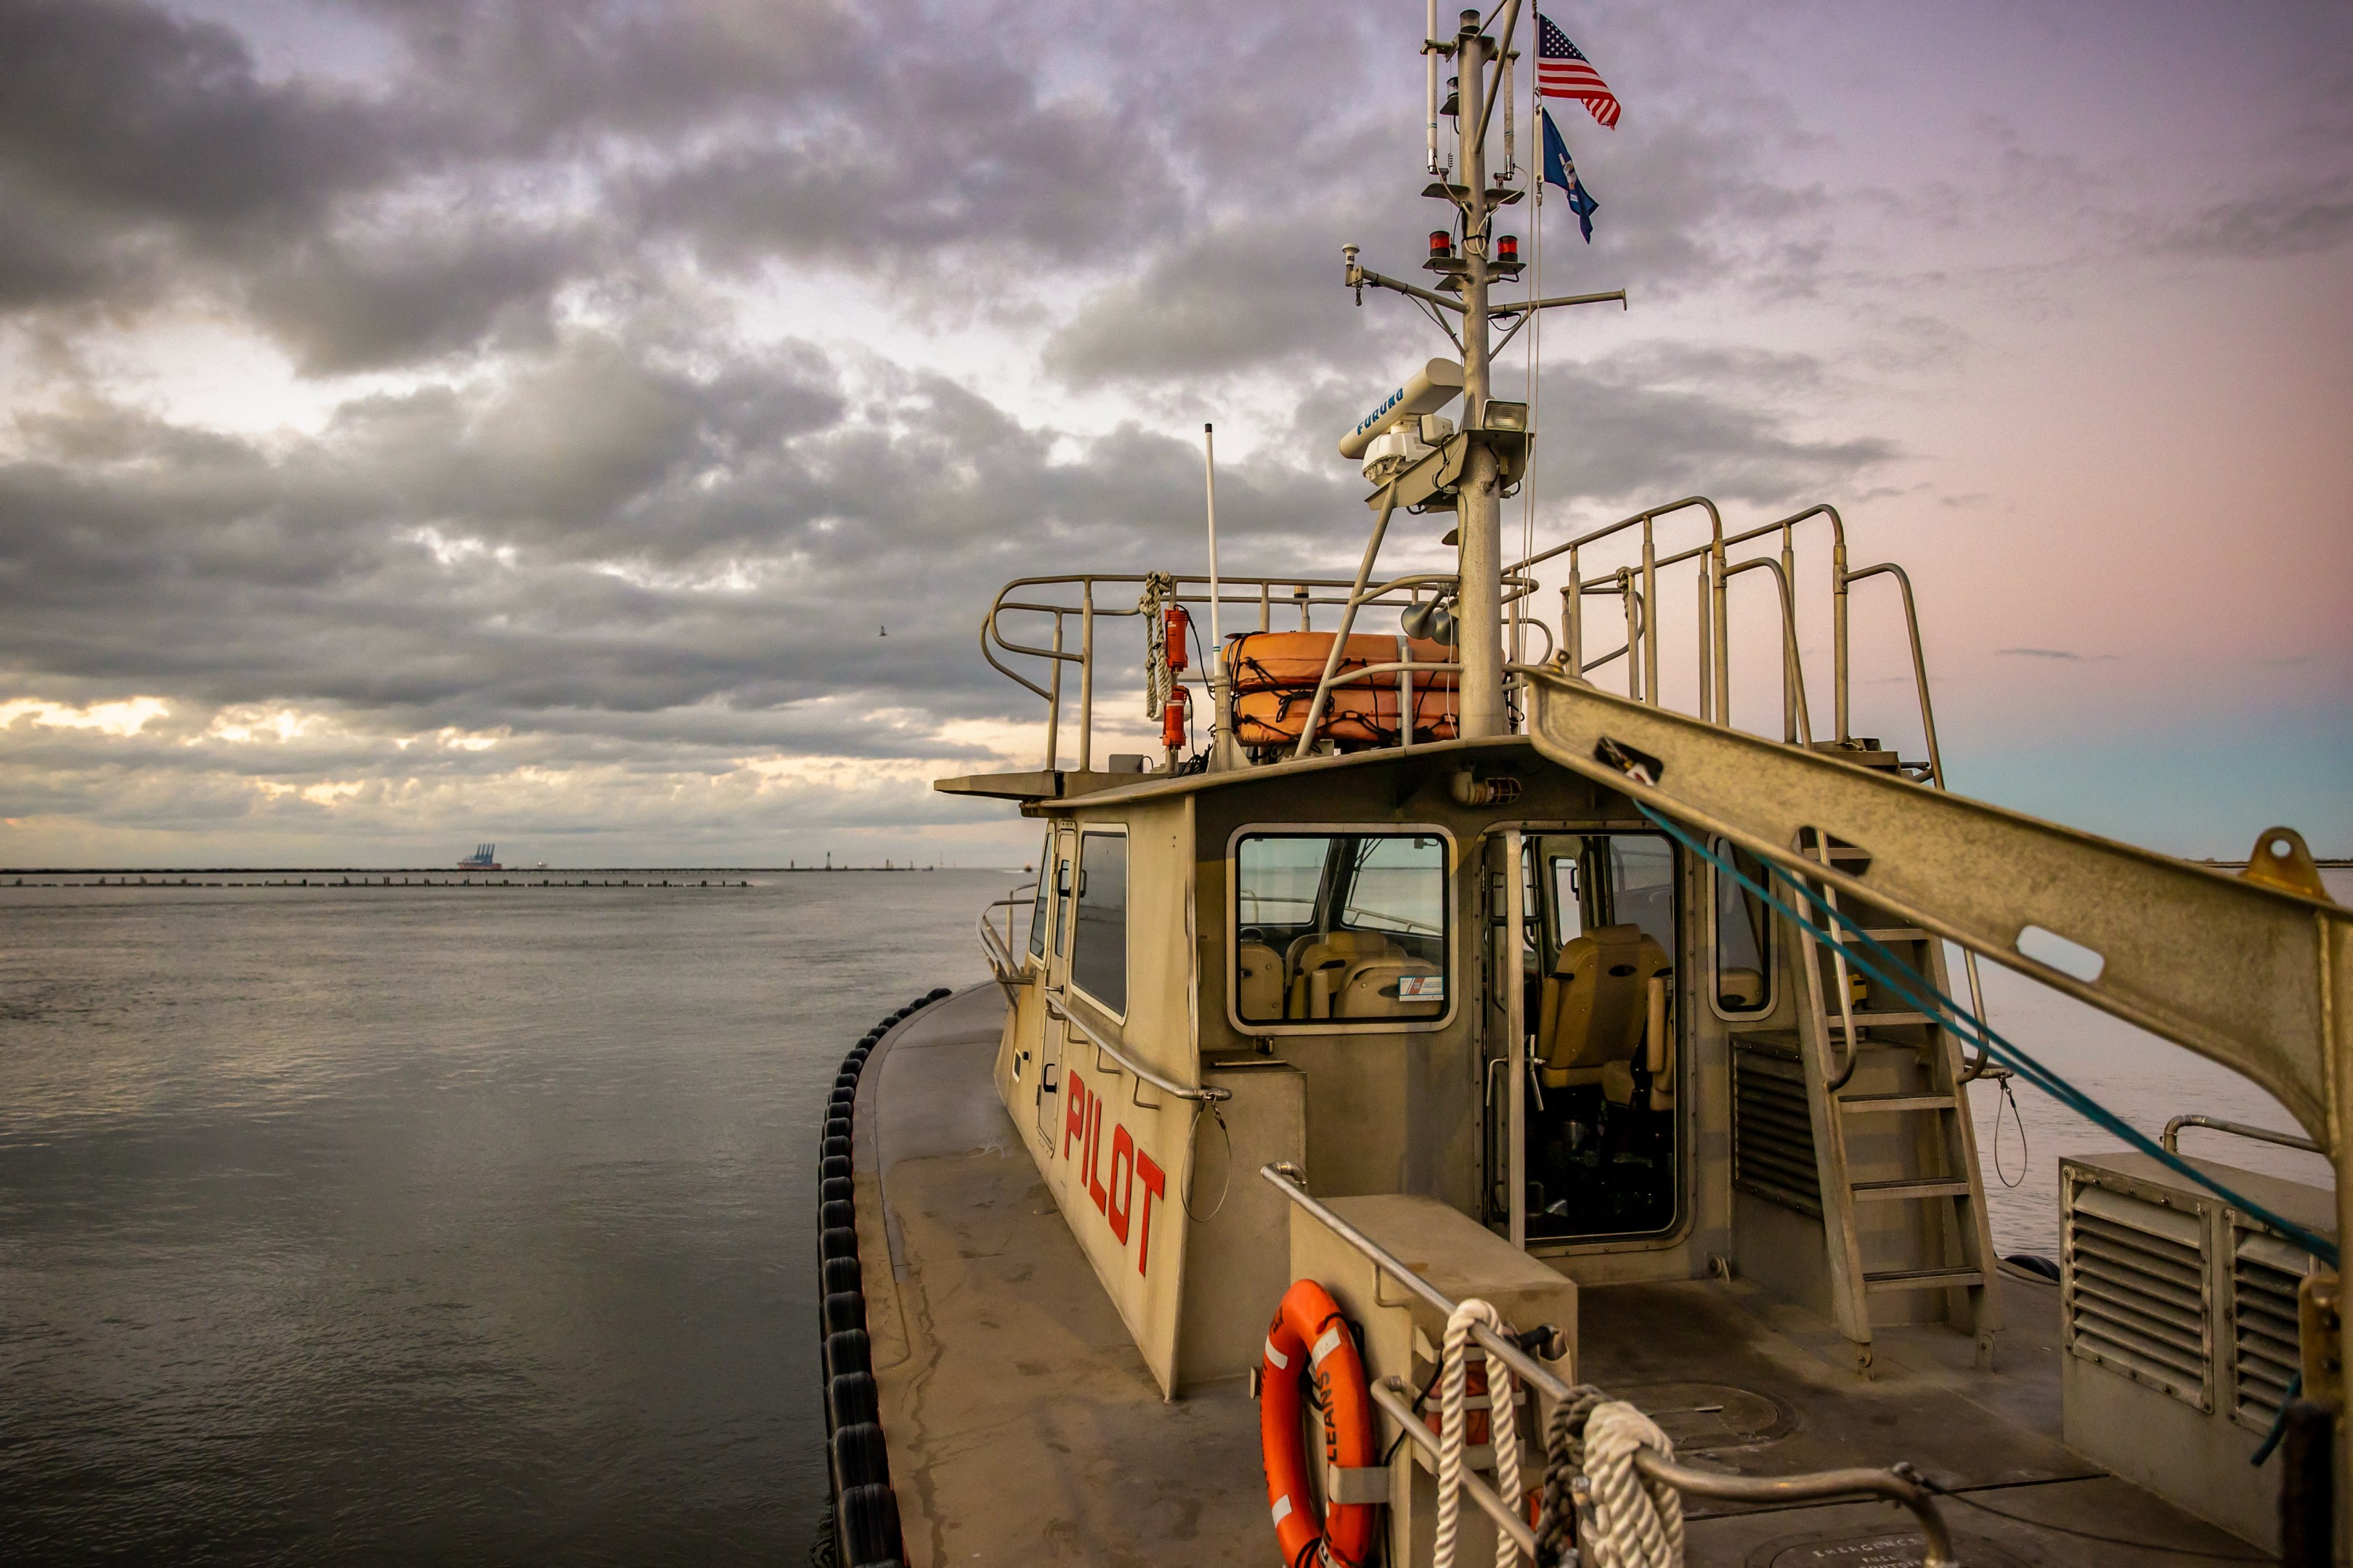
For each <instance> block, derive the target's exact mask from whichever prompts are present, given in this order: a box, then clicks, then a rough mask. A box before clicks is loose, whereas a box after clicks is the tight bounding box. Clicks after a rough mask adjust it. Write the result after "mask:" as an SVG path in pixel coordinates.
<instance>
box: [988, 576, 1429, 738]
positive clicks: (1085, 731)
mask: <svg viewBox="0 0 2353 1568" xmlns="http://www.w3.org/2000/svg"><path fill="white" fill-rule="evenodd" d="M1154 575H1157V574H1146V573H1141V572H1126V573H1117V572H1113V573H1068V574H1059V575H1052V576H1039V577H1017V578H1015V579H1014V580H1013V581H1012V582H1010V583H1008V584H1006V585H1005V586H1004V587H1003V588H1001V589H999V590H997V597H996V599H995V600H994V601H993V602H992V603H991V604H990V605H989V607H988V613H987V616H984V617H983V618H982V621H981V628H980V651H981V656H982V657H983V658H986V659H987V660H988V662H989V664H990V665H991V666H992V667H993V668H996V669H997V671H998V672H999V673H1001V674H1002V675H1004V676H1005V677H1006V678H1007V679H1010V680H1012V681H1013V682H1014V683H1016V684H1017V685H1018V686H1020V687H1021V688H1022V689H1024V690H1026V691H1029V693H1030V694H1032V695H1033V696H1035V697H1037V698H1038V699H1039V700H1041V701H1042V702H1044V703H1045V704H1046V748H1045V752H1046V760H1045V764H1044V765H1045V768H1046V771H1048V772H1052V771H1053V770H1054V768H1055V767H1056V765H1057V764H1058V763H1059V762H1060V758H1061V734H1062V731H1063V729H1064V727H1065V718H1066V715H1065V705H1064V700H1063V684H1064V683H1063V667H1064V666H1065V665H1075V666H1077V667H1078V668H1077V674H1078V694H1077V700H1076V714H1075V718H1076V721H1077V729H1078V766H1079V771H1080V772H1081V773H1086V772H1089V771H1092V768H1093V765H1094V731H1095V726H1096V718H1097V714H1096V696H1097V692H1098V689H1100V688H1101V687H1103V684H1104V682H1103V679H1102V676H1103V673H1104V671H1105V668H1106V662H1107V661H1105V660H1103V658H1100V657H1099V654H1100V649H1099V647H1098V646H1097V638H1096V623H1097V622H1098V621H1101V620H1104V619H1124V618H1130V617H1134V616H1140V615H1142V614H1143V607H1144V603H1145V586H1146V584H1147V582H1148V581H1149V579H1150V578H1151V577H1152V576H1154ZM1165 580H1166V582H1167V583H1168V584H1171V585H1172V590H1173V591H1172V592H1170V593H1169V594H1168V595H1167V596H1166V597H1165V598H1164V599H1163V600H1162V601H1161V602H1162V603H1163V604H1165V605H1177V606H1183V607H1186V608H1187V610H1188V611H1189V610H1191V609H1194V608H1197V607H1199V606H1205V605H1208V604H1209V602H1210V592H1209V589H1210V580H1209V579H1208V577H1206V576H1199V577H1196V576H1187V575H1183V574H1168V575H1167V576H1166V579H1165ZM1454 583H1455V578H1454V576H1453V574H1440V573H1418V574H1413V575H1411V576H1408V577H1400V578H1398V579H1396V580H1395V581H1393V582H1388V583H1384V584H1379V585H1378V586H1377V587H1374V588H1372V589H1371V590H1370V591H1369V592H1368V591H1366V587H1365V584H1363V583H1361V582H1349V581H1346V580H1344V579H1341V578H1336V577H1306V576H1295V577H1283V576H1275V577H1223V576H1221V577H1220V578H1219V581H1218V584H1217V590H1218V591H1217V595H1216V600H1217V604H1218V605H1219V609H1220V611H1221V612H1225V613H1228V614H1231V615H1233V616H1235V617H1236V619H1237V620H1239V621H1240V622H1241V623H1242V624H1244V625H1245V626H1246V625H1247V623H1248V621H1249V619H1250V616H1251V613H1252V612H1255V614H1256V620H1257V623H1258V624H1257V626H1256V629H1257V630H1259V631H1261V632H1266V631H1272V630H1275V629H1276V627H1275V621H1276V619H1277V617H1278V616H1282V617H1285V618H1287V617H1289V616H1293V615H1296V616H1297V617H1298V625H1297V626H1296V628H1295V629H1297V630H1299V631H1314V629H1315V616H1316V612H1318V611H1319V610H1335V609H1336V610H1338V611H1340V612H1341V613H1342V620H1343V624H1344V628H1345V626H1353V625H1354V624H1355V620H1356V611H1357V610H1359V609H1362V608H1364V607H1365V606H1366V605H1384V606H1390V607H1394V608H1396V609H1398V610H1399V611H1404V610H1409V609H1411V608H1412V607H1413V606H1414V605H1417V604H1419V603H1421V602H1422V601H1423V600H1424V599H1425V598H1427V597H1442V596H1445V595H1448V594H1450V593H1451V590H1452V588H1453V585H1454ZM1131 593H1132V594H1133V595H1134V598H1133V599H1130V598H1129V597H1128V596H1127V595H1129V594H1131ZM1024 617H1041V618H1042V626H1040V627H1039V629H1038V630H1030V629H1029V627H1026V626H1025V627H1022V628H1021V632H1020V636H1021V637H1036V638H1038V639H1039V640H1037V641H1024V640H1019V637H1016V636H1015V635H1014V634H1013V631H1012V630H1011V629H1010V626H1009V623H1018V622H1019V621H1020V620H1021V619H1022V618H1024ZM1284 629H1293V628H1288V627H1286V628H1284ZM1195 630H1196V631H1197V632H1198V633H1199V634H1200V636H1201V637H1202V638H1203V639H1204V646H1203V647H1202V650H1201V651H1202V653H1203V656H1204V657H1203V658H1202V659H1201V660H1200V661H1198V662H1190V661H1188V662H1189V663H1190V667H1189V668H1187V669H1186V670H1185V671H1184V672H1183V673H1182V674H1181V675H1178V676H1176V678H1175V679H1176V683H1177V684H1181V685H1184V686H1187V687H1188V688H1191V689H1196V690H1197V691H1198V693H1199V696H1200V699H1201V701H1202V711H1203V712H1204V713H1207V714H1209V715H1210V718H1211V721H1212V722H1214V721H1215V714H1214V712H1212V710H1211V709H1210V707H1209V704H1208V695H1209V693H1208V670H1207V668H1205V666H1206V665H1207V664H1208V659H1209V658H1210V657H1212V656H1213V653H1214V650H1212V649H1209V648H1208V647H1207V638H1208V627H1207V626H1196V627H1195ZM1346 635H1347V633H1346V631H1345V629H1343V631H1342V632H1341V633H1340V636H1339V637H1337V638H1335V642H1334V647H1335V649H1342V648H1345V638H1346ZM1074 637H1075V640H1076V642H1077V645H1078V646H1077V647H1075V648H1073V647H1071V646H1070V644H1071V642H1072V640H1073V638H1074ZM1138 653H1139V658H1138V661H1137V662H1138V663H1139V664H1140V663H1141V657H1140V656H1141V653H1142V650H1141V649H1139V650H1138ZM1000 654H1002V655H1005V656H1006V657H1007V658H1023V659H1042V660H1044V661H1045V662H1046V668H1045V669H1044V670H1043V671H1041V672H1039V673H1040V676H1041V679H1031V678H1030V677H1029V675H1028V674H1025V673H1023V672H1022V671H1021V670H1020V669H1017V668H1014V667H1013V666H1012V665H1009V664H1008V663H1007V662H1006V659H1005V658H999V657H998V656H999V655H1000ZM1335 662H1336V659H1335ZM1111 668H1116V669H1118V670H1120V671H1121V672H1123V673H1124V672H1125V671H1126V670H1127V669H1128V668H1131V666H1130V663H1129V661H1128V660H1127V659H1126V658H1121V659H1119V661H1118V662H1117V664H1116V665H1115V666H1112V667H1111ZM1453 668H1455V667H1454V666H1452V665H1451V664H1438V663H1416V662H1412V661H1410V660H1409V661H1407V662H1405V663H1402V664H1398V665H1395V666H1388V667H1385V671H1384V672H1385V673H1394V674H1397V675H1398V676H1399V677H1400V679H1401V680H1410V679H1418V678H1419V677H1421V676H1424V675H1432V674H1440V673H1446V672H1450V671H1451V670H1452V669H1453ZM1327 673H1328V672H1327ZM1147 678H1148V677H1147ZM1364 678H1365V677H1364V672H1363V671H1360V670H1352V671H1345V672H1341V673H1338V674H1337V675H1335V678H1334V679H1333V682H1332V684H1334V685H1345V684H1347V683H1349V682H1350V681H1353V680H1361V679H1364ZM1134 689H1135V690H1136V691H1137V692H1139V693H1140V692H1141V691H1142V690H1143V689H1144V687H1143V685H1142V684H1141V683H1139V684H1138V686H1137V687H1136V688H1134ZM1321 706H1322V699H1321V697H1320V696H1319V698H1318V700H1317V702H1316V704H1315V705H1314V710H1320V709H1321ZM1409 711H1410V710H1409ZM1411 739H1412V729H1411V727H1410V726H1407V727H1406V730H1405V732H1404V734H1403V735H1402V736H1401V737H1400V743H1409V742H1410V741H1411Z"/></svg>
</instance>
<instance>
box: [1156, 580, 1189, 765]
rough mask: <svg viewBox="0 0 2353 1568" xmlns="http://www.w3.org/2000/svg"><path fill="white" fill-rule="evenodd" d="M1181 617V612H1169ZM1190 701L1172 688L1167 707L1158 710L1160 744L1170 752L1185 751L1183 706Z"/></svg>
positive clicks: (1184, 692) (1177, 689)
mask: <svg viewBox="0 0 2353 1568" xmlns="http://www.w3.org/2000/svg"><path fill="white" fill-rule="evenodd" d="M1170 613H1171V614H1173V615H1182V614H1184V612H1183V611H1182V610H1176V611H1172V612H1170ZM1190 700H1191V698H1190V697H1189V696H1187V693H1186V690H1185V689H1184V688H1183V687H1181V686H1177V687H1172V688H1170V689H1169V692H1168V702H1167V705H1166V707H1164V708H1162V709H1161V710H1160V744H1161V745H1162V747H1164V748H1165V749H1166V750H1168V751H1171V752H1181V751H1183V750H1184V749H1185V706H1186V704H1187V702H1189V701H1190Z"/></svg>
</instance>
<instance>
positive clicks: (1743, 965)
mask: <svg viewBox="0 0 2353 1568" xmlns="http://www.w3.org/2000/svg"><path fill="white" fill-rule="evenodd" d="M1715 852H1716V853H1717V854H1718V855H1721V856H1723V857H1724V858H1725V859H1726V860H1728V861H1730V862H1731V863H1732V865H1733V866H1735V867H1736V868H1738V869H1739V871H1740V874H1741V876H1744V877H1746V878H1747V879H1749V880H1750V881H1752V882H1754V883H1756V884H1757V886H1758V887H1760V888H1761V887H1764V886H1765V885H1766V880H1765V867H1764V865H1763V863H1762V862H1760V861H1759V860H1757V858H1756V857H1755V856H1753V855H1751V854H1749V853H1748V852H1747V851H1746V850H1745V849H1735V848H1734V847H1732V846H1731V845H1729V844H1727V843H1725V841H1724V840H1723V839H1721V838H1719V839H1717V840H1716V841H1715ZM1772 957H1773V921H1772V916H1771V912H1770V910H1767V907H1766V904H1765V900H1763V899H1761V898H1759V897H1758V896H1757V894H1755V893H1752V892H1750V891H1749V890H1748V889H1746V888H1744V887H1742V886H1741V885H1740V882H1739V879H1737V878H1735V877H1733V876H1732V875H1731V874H1730V873H1728V872H1726V871H1724V870H1722V869H1721V868H1719V869H1717V870H1716V871H1715V1005H1716V1010H1717V1011H1718V1012H1721V1013H1725V1014H1730V1015H1747V1014H1755V1013H1765V1012H1769V1011H1771V1009H1772V1005H1773V979H1772V976H1773V964H1772Z"/></svg>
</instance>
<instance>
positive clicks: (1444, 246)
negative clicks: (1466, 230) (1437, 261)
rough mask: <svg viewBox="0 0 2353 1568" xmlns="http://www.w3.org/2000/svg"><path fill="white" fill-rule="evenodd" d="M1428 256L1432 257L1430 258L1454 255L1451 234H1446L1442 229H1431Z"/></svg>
mask: <svg viewBox="0 0 2353 1568" xmlns="http://www.w3.org/2000/svg"><path fill="white" fill-rule="evenodd" d="M1453 254H1454V237H1453V236H1452V235H1451V234H1449V233H1447V232H1446V231H1445V230H1444V229H1442V228H1437V229H1432V230H1430V255H1432V256H1451V255H1453Z"/></svg>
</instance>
